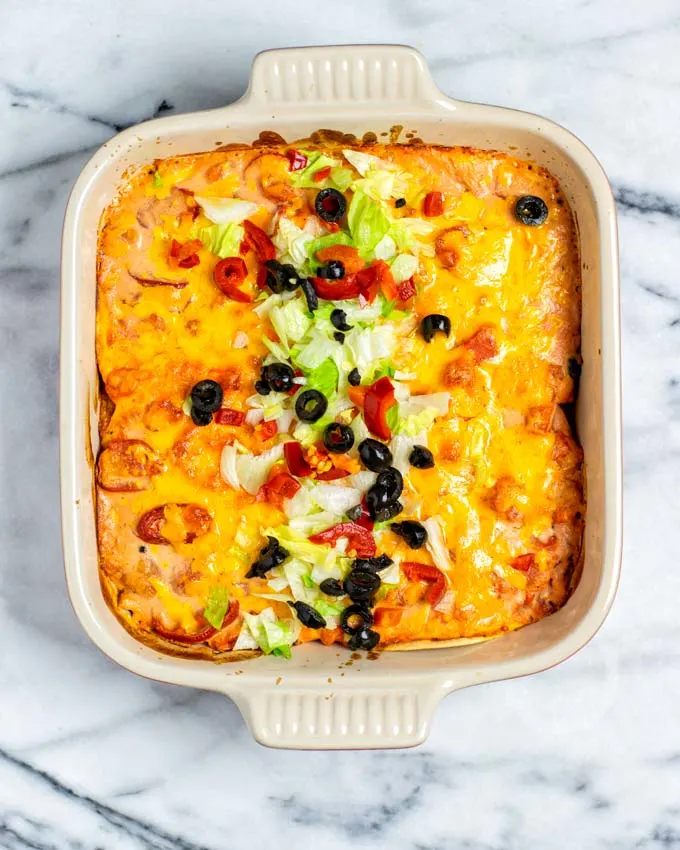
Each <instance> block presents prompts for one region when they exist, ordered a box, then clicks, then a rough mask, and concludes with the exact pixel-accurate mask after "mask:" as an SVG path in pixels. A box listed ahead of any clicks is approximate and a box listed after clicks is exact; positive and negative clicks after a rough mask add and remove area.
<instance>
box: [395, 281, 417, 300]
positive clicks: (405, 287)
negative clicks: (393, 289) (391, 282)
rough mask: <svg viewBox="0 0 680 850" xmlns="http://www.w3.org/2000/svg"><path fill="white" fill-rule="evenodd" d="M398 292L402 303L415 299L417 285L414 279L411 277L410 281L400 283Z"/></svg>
mask: <svg viewBox="0 0 680 850" xmlns="http://www.w3.org/2000/svg"><path fill="white" fill-rule="evenodd" d="M397 292H398V293H399V299H400V301H408V299H409V298H413V296H414V295H415V294H416V285H415V283H414V282H413V278H412V277H410V278H409V279H408V280H403V281H402V282H401V283H398V284H397Z"/></svg>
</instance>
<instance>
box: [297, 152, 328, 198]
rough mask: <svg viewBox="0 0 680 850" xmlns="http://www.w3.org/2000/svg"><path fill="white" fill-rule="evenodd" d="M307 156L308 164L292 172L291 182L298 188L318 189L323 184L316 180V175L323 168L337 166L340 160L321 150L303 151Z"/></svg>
mask: <svg viewBox="0 0 680 850" xmlns="http://www.w3.org/2000/svg"><path fill="white" fill-rule="evenodd" d="M301 153H303V154H304V155H305V156H306V157H307V165H305V167H304V168H301V169H299V170H298V171H293V172H291V175H290V182H291V183H292V184H293V186H295V187H296V188H298V189H317V188H318V187H319V186H320V185H321V184H320V183H318V182H317V181H316V180H314V175H315V174H316V172H317V171H321V169H322V168H328V166H330V167H331V168H335V167H337V166H339V165H340V160H338V159H333V158H332V157H330V156H328V155H327V154H325V153H322V152H321V151H301Z"/></svg>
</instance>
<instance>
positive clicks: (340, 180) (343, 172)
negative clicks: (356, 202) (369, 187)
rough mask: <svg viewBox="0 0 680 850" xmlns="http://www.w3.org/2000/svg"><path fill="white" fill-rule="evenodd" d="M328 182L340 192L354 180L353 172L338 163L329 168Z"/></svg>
mask: <svg viewBox="0 0 680 850" xmlns="http://www.w3.org/2000/svg"><path fill="white" fill-rule="evenodd" d="M330 182H331V183H332V184H333V186H334V187H335V188H336V189H338V190H339V191H340V192H346V191H347V190H348V189H349V187H350V186H351V185H352V183H353V182H354V174H352V171H351V170H350V169H349V168H343V167H342V166H341V165H339V166H337V167H336V168H332V169H331V176H330Z"/></svg>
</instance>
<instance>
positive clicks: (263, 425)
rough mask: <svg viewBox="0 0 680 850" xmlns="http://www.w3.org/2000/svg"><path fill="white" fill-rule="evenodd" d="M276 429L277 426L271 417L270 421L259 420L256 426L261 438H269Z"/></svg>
mask: <svg viewBox="0 0 680 850" xmlns="http://www.w3.org/2000/svg"><path fill="white" fill-rule="evenodd" d="M277 431H278V426H277V424H276V422H274V420H273V419H272V420H271V421H270V422H260V424H259V425H258V426H257V432H258V434H259V435H260V437H262V439H263V440H271V438H272V437H273V436H274V434H276V432H277Z"/></svg>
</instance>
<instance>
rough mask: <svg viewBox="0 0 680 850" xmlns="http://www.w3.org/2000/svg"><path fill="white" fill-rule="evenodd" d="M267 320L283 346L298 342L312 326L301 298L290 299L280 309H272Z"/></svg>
mask: <svg viewBox="0 0 680 850" xmlns="http://www.w3.org/2000/svg"><path fill="white" fill-rule="evenodd" d="M269 319H270V321H271V323H272V325H273V326H274V330H275V331H276V333H277V334H278V335H279V339H280V340H281V343H282V344H283V345H284V346H287V345H288V344H289V343H290V342H299V341H300V340H301V339H302V338H303V336H304V335H305V334H306V333H307V331H308V330H309V328H310V327H311V324H312V322H311V320H310V319H309V317H308V316H307V307H306V304H305V303H304V302H303V301H302V299H301V298H292V299H291V300H290V301H286V302H285V303H284V304H283V305H281V306H280V307H273V308H272V309H271V310H270V311H269Z"/></svg>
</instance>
